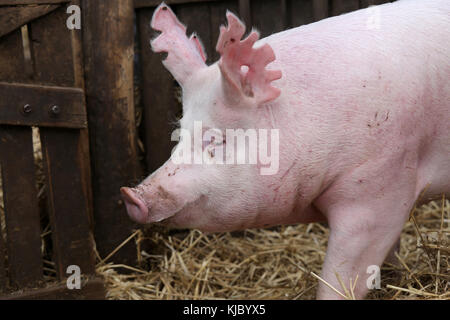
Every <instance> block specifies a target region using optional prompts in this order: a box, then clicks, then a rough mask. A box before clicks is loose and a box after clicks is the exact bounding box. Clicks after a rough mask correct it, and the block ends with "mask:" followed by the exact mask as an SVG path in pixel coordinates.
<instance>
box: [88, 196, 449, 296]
mask: <svg viewBox="0 0 450 320" xmlns="http://www.w3.org/2000/svg"><path fill="white" fill-rule="evenodd" d="M449 217H450V202H449V201H448V200H446V201H445V202H442V201H434V202H430V203H429V204H427V205H424V206H422V207H421V208H419V209H416V210H415V211H414V212H413V215H412V218H411V219H410V221H408V222H407V223H406V225H405V227H404V230H403V234H402V239H401V250H400V254H399V255H398V259H399V262H398V265H388V264H385V265H384V266H383V268H382V275H381V280H382V281H381V289H379V290H372V291H371V293H370V294H369V296H368V298H369V299H446V300H450V266H449V261H448V259H447V257H448V256H449V255H450V248H449V239H450V238H449V235H450V219H449ZM327 236H328V229H327V228H326V227H325V226H323V225H321V224H317V223H312V224H307V225H296V226H282V227H278V228H273V229H268V230H267V229H266V230H264V229H261V230H248V231H244V232H239V233H221V234H204V233H202V232H200V231H197V230H192V231H190V232H185V233H179V234H174V235H171V234H170V232H169V231H168V230H164V229H159V230H158V229H155V228H150V229H148V230H144V231H142V230H138V231H136V232H135V233H134V234H133V235H131V237H130V238H129V240H130V241H136V242H137V244H138V246H137V247H138V252H137V255H136V257H137V263H136V266H124V265H116V264H114V263H113V262H109V263H108V261H107V262H106V263H100V264H99V265H98V269H97V270H98V272H99V273H100V274H102V275H103V276H104V278H105V281H106V284H107V288H108V294H107V297H108V298H109V299H314V297H315V289H316V287H317V285H318V282H319V281H322V280H321V279H320V277H319V276H318V275H319V274H320V269H321V265H322V262H323V259H324V256H325V252H326V244H327ZM438 240H439V241H438ZM143 243H147V244H148V243H150V244H151V248H152V250H151V252H145V251H143V250H139V247H140V246H141V245H142V244H143ZM111 260H114V259H113V257H112V258H111ZM124 270H127V271H131V273H124V272H122V271H124ZM344 286H345V287H346V289H343V288H336V289H337V290H338V291H339V292H341V293H342V294H343V295H344V296H346V297H347V298H349V299H351V298H353V296H352V290H351V286H350V284H344ZM346 293H347V294H346Z"/></svg>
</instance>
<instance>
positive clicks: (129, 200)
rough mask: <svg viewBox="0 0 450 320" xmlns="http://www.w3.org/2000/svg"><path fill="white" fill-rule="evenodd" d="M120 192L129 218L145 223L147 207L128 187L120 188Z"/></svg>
mask: <svg viewBox="0 0 450 320" xmlns="http://www.w3.org/2000/svg"><path fill="white" fill-rule="evenodd" d="M120 193H121V194H122V198H123V201H124V202H125V205H126V207H127V211H128V214H129V215H130V217H131V219H133V220H134V221H136V222H138V223H147V219H148V208H147V206H146V205H145V204H144V202H143V201H142V200H141V199H139V198H138V197H137V196H136V194H135V193H134V191H133V190H131V189H130V188H120Z"/></svg>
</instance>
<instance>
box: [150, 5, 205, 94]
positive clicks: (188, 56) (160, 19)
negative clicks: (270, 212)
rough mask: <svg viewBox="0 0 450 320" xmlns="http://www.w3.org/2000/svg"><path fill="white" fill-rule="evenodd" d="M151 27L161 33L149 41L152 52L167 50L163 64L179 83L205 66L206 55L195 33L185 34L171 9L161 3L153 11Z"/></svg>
mask: <svg viewBox="0 0 450 320" xmlns="http://www.w3.org/2000/svg"><path fill="white" fill-rule="evenodd" d="M150 25H151V27H152V28H153V29H155V30H158V31H161V34H160V35H159V36H158V37H157V38H156V39H154V40H153V41H151V46H152V49H153V51H154V52H167V53H168V55H167V58H166V59H165V60H164V61H163V64H164V66H165V67H166V68H167V69H168V70H169V71H170V73H172V75H173V76H174V78H175V79H176V80H177V81H178V83H179V84H180V85H182V86H183V83H184V82H185V81H186V80H187V79H188V78H189V77H190V76H191V75H193V74H194V73H196V72H197V71H198V70H199V69H201V68H204V67H206V64H205V61H206V55H205V51H204V49H203V46H202V44H201V43H200V40H199V39H198V37H197V35H195V34H193V35H192V36H191V37H190V38H188V37H187V36H186V27H185V26H184V25H183V24H181V22H180V21H178V19H177V17H176V16H175V14H174V13H173V11H172V10H171V9H170V8H169V7H168V6H167V5H166V4H165V3H162V4H160V5H159V7H158V8H156V10H155V12H154V13H153V18H152V22H151V23H150Z"/></svg>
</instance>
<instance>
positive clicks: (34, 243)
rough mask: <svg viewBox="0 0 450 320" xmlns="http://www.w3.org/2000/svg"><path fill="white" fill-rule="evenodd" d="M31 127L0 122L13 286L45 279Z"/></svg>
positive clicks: (1, 157) (26, 284)
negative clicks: (7, 124) (43, 275)
mask: <svg viewBox="0 0 450 320" xmlns="http://www.w3.org/2000/svg"><path fill="white" fill-rule="evenodd" d="M31 134H32V133H31V128H30V127H12V126H0V150H2V152H1V154H0V161H1V169H2V172H1V174H2V184H3V197H4V204H5V218H6V219H5V220H6V231H7V244H6V246H7V251H8V274H9V278H10V285H11V287H12V288H17V289H18V288H24V287H29V286H32V285H35V284H36V283H37V282H38V281H40V280H42V270H43V269H42V268H43V265H42V256H41V235H40V233H41V229H40V220H39V212H38V201H37V192H36V182H35V176H34V174H35V172H34V157H33V145H32V138H31Z"/></svg>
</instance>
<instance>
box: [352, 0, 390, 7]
mask: <svg viewBox="0 0 450 320" xmlns="http://www.w3.org/2000/svg"><path fill="white" fill-rule="evenodd" d="M389 2H392V1H389V0H360V1H359V6H360V8H367V7H368V6H377V5H379V4H384V3H389Z"/></svg>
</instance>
